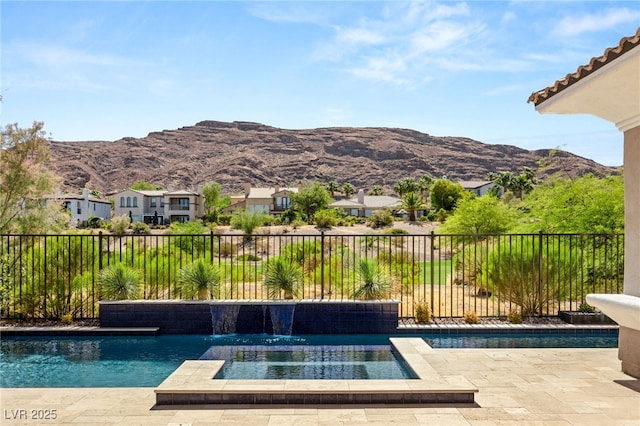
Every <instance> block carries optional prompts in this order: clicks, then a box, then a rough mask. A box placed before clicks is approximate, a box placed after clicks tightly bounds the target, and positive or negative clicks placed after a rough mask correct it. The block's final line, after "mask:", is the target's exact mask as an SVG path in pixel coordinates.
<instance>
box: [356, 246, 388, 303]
mask: <svg viewBox="0 0 640 426" xmlns="http://www.w3.org/2000/svg"><path fill="white" fill-rule="evenodd" d="M356 275H357V276H358V279H359V280H360V283H361V285H360V287H358V288H357V289H356V290H355V291H354V293H353V294H352V295H351V297H353V298H354V299H364V300H376V299H382V298H384V297H385V296H386V295H388V294H389V291H391V277H389V275H388V274H386V273H385V272H384V271H383V270H382V269H381V268H380V266H379V265H378V264H377V263H376V262H375V261H374V260H373V259H368V258H365V257H361V258H360V259H359V260H358V263H357V264H356Z"/></svg>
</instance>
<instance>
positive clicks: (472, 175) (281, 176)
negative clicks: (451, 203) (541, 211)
mask: <svg viewBox="0 0 640 426" xmlns="http://www.w3.org/2000/svg"><path fill="white" fill-rule="evenodd" d="M51 152H52V165H53V167H54V168H55V169H56V170H57V172H58V174H59V175H60V176H61V177H62V180H63V186H64V187H65V189H68V190H69V191H76V190H77V189H78V188H83V187H86V188H90V189H97V190H99V191H101V192H103V193H105V194H109V193H113V192H116V191H119V190H122V189H125V188H128V187H129V186H130V185H131V184H132V183H134V182H136V181H146V182H152V183H155V184H157V185H158V186H160V187H162V188H167V189H192V190H197V189H198V188H199V187H201V186H202V185H204V184H206V183H208V182H211V181H215V182H218V183H220V184H221V185H222V187H223V190H224V191H225V192H228V193H232V192H240V191H242V188H243V185H244V183H251V184H252V185H253V186H273V185H293V184H297V183H299V182H303V181H319V182H323V183H326V182H329V181H331V180H334V181H336V182H338V183H345V182H350V183H351V184H353V185H354V186H355V187H356V188H358V189H359V188H363V189H365V190H367V189H368V188H371V186H373V185H381V186H383V187H386V188H388V189H390V188H392V187H393V185H394V184H395V183H396V182H397V181H398V180H400V179H403V178H406V177H416V178H417V177H420V176H422V175H424V174H428V175H430V176H432V177H435V178H439V177H442V176H446V177H447V178H449V179H451V180H483V179H485V177H486V175H487V173H488V172H492V171H493V172H495V171H511V172H513V173H516V174H517V173H519V172H520V171H522V168H523V167H525V166H527V167H531V168H533V169H536V170H537V171H538V176H539V177H542V178H544V177H548V176H550V175H552V174H555V173H562V174H563V175H566V176H578V175H582V174H585V173H593V174H596V175H600V176H602V175H607V174H612V173H616V169H615V168H612V167H607V166H603V165H601V164H598V163H596V162H594V161H592V160H588V159H586V158H583V157H579V156H576V155H574V154H571V153H568V152H565V151H559V150H549V149H545V150H536V151H528V150H525V149H521V148H517V147H514V146H509V145H489V144H484V143H482V142H478V141H475V140H472V139H469V138H465V137H435V136H431V135H429V134H426V133H421V132H418V131H415V130H409V129H400V128H376V127H366V128H352V127H331V128H318V129H303V130H288V129H280V128H275V127H270V126H267V125H264V124H259V123H251V122H242V121H234V122H232V123H228V122H220V121H202V122H199V123H197V124H195V125H194V126H187V127H182V128H179V129H176V130H163V131H161V132H152V133H149V134H148V135H147V136H146V137H143V138H130V137H127V138H123V139H120V140H117V141H114V142H105V141H93V142H52V146H51Z"/></svg>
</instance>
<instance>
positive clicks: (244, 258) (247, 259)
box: [237, 254, 262, 262]
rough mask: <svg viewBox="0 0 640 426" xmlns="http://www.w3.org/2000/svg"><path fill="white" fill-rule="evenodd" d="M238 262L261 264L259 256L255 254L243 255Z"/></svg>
mask: <svg viewBox="0 0 640 426" xmlns="http://www.w3.org/2000/svg"><path fill="white" fill-rule="evenodd" d="M237 259H238V262H259V261H260V260H262V259H260V258H259V257H258V256H256V255H253V254H243V255H241V256H238V257H237Z"/></svg>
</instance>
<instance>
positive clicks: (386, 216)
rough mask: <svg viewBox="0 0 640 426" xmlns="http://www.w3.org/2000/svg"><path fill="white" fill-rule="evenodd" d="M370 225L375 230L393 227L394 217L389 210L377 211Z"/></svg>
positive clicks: (371, 218)
mask: <svg viewBox="0 0 640 426" xmlns="http://www.w3.org/2000/svg"><path fill="white" fill-rule="evenodd" d="M368 225H369V226H370V227H372V228H374V229H377V228H385V227H387V226H391V225H393V215H392V214H391V211H390V210H388V209H385V210H376V211H374V212H373V213H372V214H371V217H370V218H369V223H368Z"/></svg>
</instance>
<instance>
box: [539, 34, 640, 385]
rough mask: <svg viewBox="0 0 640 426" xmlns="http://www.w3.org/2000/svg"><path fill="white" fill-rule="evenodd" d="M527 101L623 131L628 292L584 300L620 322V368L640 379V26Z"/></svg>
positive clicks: (541, 109) (547, 111)
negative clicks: (587, 116)
mask: <svg viewBox="0 0 640 426" xmlns="http://www.w3.org/2000/svg"><path fill="white" fill-rule="evenodd" d="M528 101H529V102H530V103H533V104H534V105H535V108H536V111H538V112H539V113H541V114H590V115H594V116H596V117H600V118H602V119H604V120H607V121H609V122H611V123H614V124H615V125H616V127H617V128H618V129H619V130H620V131H622V132H623V133H624V142H623V143H624V163H623V167H624V205H625V212H624V214H625V225H624V226H625V239H624V253H625V259H627V260H629V261H625V262H624V285H623V288H624V292H623V294H588V295H587V297H586V301H587V303H589V304H590V305H593V306H595V307H597V308H599V309H600V310H601V311H602V312H603V313H605V314H606V315H607V316H609V317H610V318H611V319H613V320H614V321H615V322H617V323H618V325H619V334H618V358H619V359H620V361H621V365H622V372H623V373H625V374H628V375H630V376H632V377H635V378H640V262H637V261H636V259H638V258H640V186H638V182H640V28H638V30H637V31H636V33H635V35H633V36H631V37H625V38H623V39H621V40H620V42H619V43H618V45H617V46H615V47H611V48H609V49H606V50H605V52H604V54H602V55H601V56H597V57H594V58H592V59H591V61H589V63H588V64H587V65H582V66H580V67H578V69H577V71H576V72H574V73H571V74H567V75H566V76H565V77H564V78H561V79H560V80H557V81H556V82H555V83H553V84H552V85H551V86H549V87H547V88H545V89H542V90H538V91H537V92H534V93H532V94H531V96H529V100H528Z"/></svg>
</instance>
